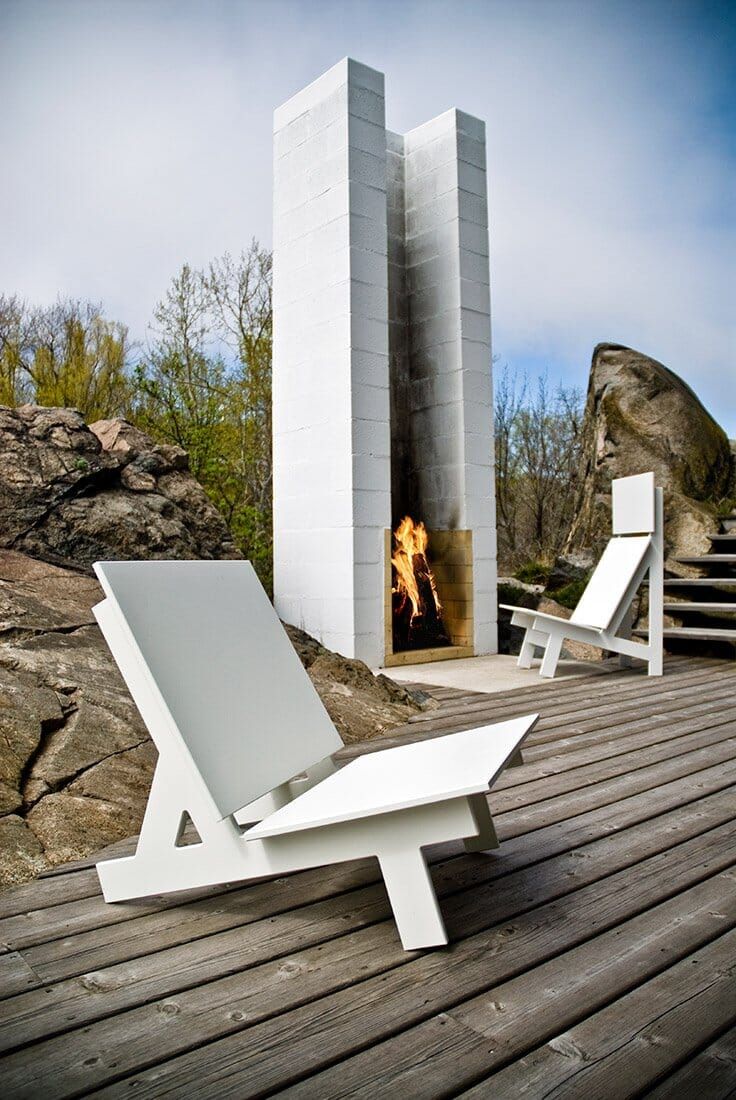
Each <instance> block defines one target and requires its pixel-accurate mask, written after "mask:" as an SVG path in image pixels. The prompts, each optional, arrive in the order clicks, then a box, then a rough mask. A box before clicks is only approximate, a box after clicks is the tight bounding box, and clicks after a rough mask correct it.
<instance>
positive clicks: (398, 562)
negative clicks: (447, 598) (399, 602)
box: [391, 516, 442, 622]
mask: <svg viewBox="0 0 736 1100" xmlns="http://www.w3.org/2000/svg"><path fill="white" fill-rule="evenodd" d="M428 542H429V536H428V535H427V529H426V527H425V526H424V524H423V523H421V522H420V523H414V520H413V519H412V518H411V516H404V518H403V519H402V521H401V523H400V524H399V526H398V527H397V528H396V530H395V531H394V553H393V556H392V558H391V564H392V565H393V567H394V585H393V589H392V591H394V592H398V593H400V594H401V595H402V596H404V597H405V598H406V599H408V600H409V601H410V603H411V621H412V622H413V621H414V619H416V618H417V617H418V616H419V615H421V613H422V608H421V598H420V595H419V585H418V583H417V566H421V567H422V572H423V573H425V571H426V573H425V575H426V576H427V577H428V579H429V583H430V586H431V589H432V596H433V598H434V603H435V607H436V608H437V614H438V615H440V614H441V612H442V604H441V603H440V599H439V596H438V595H437V586H436V584H435V579H434V576H433V574H432V570H431V569H430V568H429V565H428V564H427V560H426V550H427V544H428ZM415 557H419V562H415V560H414V559H415Z"/></svg>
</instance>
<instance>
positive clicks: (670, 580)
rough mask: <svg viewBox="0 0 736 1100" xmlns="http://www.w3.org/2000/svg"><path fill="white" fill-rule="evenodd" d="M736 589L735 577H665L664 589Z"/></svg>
mask: <svg viewBox="0 0 736 1100" xmlns="http://www.w3.org/2000/svg"><path fill="white" fill-rule="evenodd" d="M691 585H695V586H696V587H701V588H702V587H707V588H736V577H666V578H665V581H664V586H665V588H689V587H690V586H691Z"/></svg>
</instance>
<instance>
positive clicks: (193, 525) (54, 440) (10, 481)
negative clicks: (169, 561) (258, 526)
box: [0, 405, 242, 565]
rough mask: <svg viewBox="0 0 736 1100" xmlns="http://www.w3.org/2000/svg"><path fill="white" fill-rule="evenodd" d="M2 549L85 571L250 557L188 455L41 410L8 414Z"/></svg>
mask: <svg viewBox="0 0 736 1100" xmlns="http://www.w3.org/2000/svg"><path fill="white" fill-rule="evenodd" d="M0 546H3V547H6V548H9V549H10V548H12V549H14V550H22V551H24V552H25V553H27V554H31V555H32V556H34V557H37V558H43V559H46V560H50V561H55V560H60V559H71V560H72V561H74V562H76V563H78V564H81V565H89V564H91V563H92V562H93V561H96V560H97V559H105V558H163V557H166V558H239V557H241V556H242V555H241V554H240V552H239V551H238V550H237V549H236V547H235V545H234V543H233V541H232V538H231V536H230V533H229V531H228V529H227V525H226V524H225V521H224V519H223V518H222V516H221V515H220V513H219V512H218V511H217V509H216V508H215V506H214V505H213V504H212V502H211V501H210V500H209V498H208V497H207V495H206V493H205V492H204V490H203V489H202V487H201V486H200V485H199V484H198V482H197V481H195V479H194V478H193V477H192V476H191V474H190V473H189V471H188V458H187V454H186V452H185V451H183V450H181V448H179V447H170V446H162V445H158V444H155V443H154V442H153V441H152V440H151V439H150V438H149V437H148V436H146V435H145V434H144V433H143V432H140V431H138V430H137V429H136V428H134V427H133V426H132V425H131V424H128V423H127V421H125V420H100V421H98V422H97V423H96V424H92V425H91V426H90V427H87V425H86V424H85V423H84V420H83V419H82V416H81V414H80V413H78V412H76V411H75V410H74V409H47V408H42V407H40V406H36V405H23V406H21V407H20V408H18V409H10V408H8V407H6V406H0Z"/></svg>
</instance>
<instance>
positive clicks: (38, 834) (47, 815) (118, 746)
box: [0, 550, 427, 888]
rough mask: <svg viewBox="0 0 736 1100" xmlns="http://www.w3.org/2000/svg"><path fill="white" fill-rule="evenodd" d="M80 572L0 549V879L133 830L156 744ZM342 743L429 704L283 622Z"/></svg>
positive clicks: (21, 876)
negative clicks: (97, 618)
mask: <svg viewBox="0 0 736 1100" xmlns="http://www.w3.org/2000/svg"><path fill="white" fill-rule="evenodd" d="M101 598H102V591H101V589H100V587H99V585H98V584H97V582H96V580H94V579H93V578H92V577H90V576H88V575H86V574H85V573H83V572H80V571H79V570H74V569H67V568H61V567H59V566H56V565H52V564H48V563H46V562H42V561H38V560H34V559H33V558H30V557H28V556H27V555H25V554H20V553H17V552H15V551H7V550H5V551H0V888H1V887H2V886H8V885H11V884H13V883H18V882H22V881H24V880H26V879H29V878H32V877H34V875H36V874H38V873H39V872H40V871H42V870H44V869H46V868H48V867H51V866H54V865H56V864H58V863H64V862H66V861H68V860H71V859H78V858H81V857H83V856H86V855H89V854H90V853H91V852H94V851H97V850H99V849H100V848H102V847H104V846H105V845H107V844H110V843H112V842H113V841H115V840H120V839H122V838H123V837H127V836H131V835H132V834H134V833H136V832H138V829H139V828H140V824H141V820H142V816H143V811H144V808H145V804H146V799H147V795H148V788H149V786H150V782H151V775H152V773H153V767H154V764H155V761H156V751H155V749H154V746H153V744H152V743H151V741H150V740H149V737H148V733H147V731H146V729H145V727H144V725H143V723H142V721H141V719H140V716H139V714H138V711H137V710H136V708H135V706H134V704H133V701H132V700H131V698H130V696H129V694H128V691H127V688H126V686H125V684H124V683H123V680H122V678H121V676H120V674H119V672H118V670H117V667H116V665H115V664H114V662H113V660H112V657H111V656H110V653H109V651H108V648H107V645H106V644H105V641H104V639H103V637H102V634H101V633H100V631H99V629H98V627H97V626H96V624H95V620H94V616H93V615H92V612H91V608H92V606H93V604H95V603H97V601H98V600H100V599H101ZM288 630H289V633H290V636H291V638H292V641H293V643H294V645H295V648H296V650H297V652H298V653H299V655H300V657H301V659H302V662H303V663H304V664H305V665H306V666H307V669H308V672H309V674H310V676H311V677H312V680H313V682H314V684H315V687H316V688H317V691H318V692H319V694H320V695H321V697H322V699H323V701H324V702H325V705H326V707H327V710H328V711H329V713H330V715H331V716H332V719H333V721H334V722H335V725H336V726H337V728H338V730H339V731H340V733H341V735H342V737H343V739H344V740H345V741H346V742H351V741H361V740H365V739H368V738H370V737H375V736H376V735H378V734H380V733H382V732H383V731H384V730H387V729H391V728H393V727H395V726H397V725H401V724H403V723H404V722H406V721H407V720H408V718H409V717H411V716H412V715H413V714H416V713H417V712H418V711H420V710H421V709H423V708H424V707H425V706H426V705H427V703H426V701H425V699H424V698H422V697H416V696H414V695H412V694H411V693H409V692H407V691H406V690H405V689H404V688H402V687H400V686H399V685H397V684H394V683H393V682H392V681H390V680H387V679H386V678H385V677H375V676H373V675H372V673H371V672H370V670H369V669H368V668H367V667H366V666H365V665H364V664H362V662H360V661H349V660H346V659H345V658H343V657H340V656H339V655H338V654H335V653H331V652H330V651H329V650H327V649H325V648H324V646H321V645H320V644H319V643H318V642H316V641H315V640H314V639H313V638H310V637H309V636H308V635H306V634H304V633H303V632H302V631H298V630H295V629H294V628H291V627H289V628H288Z"/></svg>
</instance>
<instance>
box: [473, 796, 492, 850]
mask: <svg viewBox="0 0 736 1100" xmlns="http://www.w3.org/2000/svg"><path fill="white" fill-rule="evenodd" d="M468 805H469V806H470V812H471V814H472V815H473V820H474V821H475V824H476V825H477V827H478V835H477V836H471V837H467V839H466V840H465V851H466V852H487V851H488V849H489V848H499V847H500V845H499V843H498V837H497V835H496V826H495V825H494V824H493V818H492V817H491V811H490V809H489V807H488V799H487V798H486V796H485V795H484V794H474V795H471V796H470V798H469V799H468Z"/></svg>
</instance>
